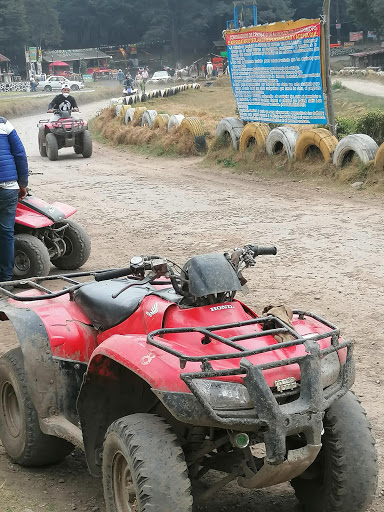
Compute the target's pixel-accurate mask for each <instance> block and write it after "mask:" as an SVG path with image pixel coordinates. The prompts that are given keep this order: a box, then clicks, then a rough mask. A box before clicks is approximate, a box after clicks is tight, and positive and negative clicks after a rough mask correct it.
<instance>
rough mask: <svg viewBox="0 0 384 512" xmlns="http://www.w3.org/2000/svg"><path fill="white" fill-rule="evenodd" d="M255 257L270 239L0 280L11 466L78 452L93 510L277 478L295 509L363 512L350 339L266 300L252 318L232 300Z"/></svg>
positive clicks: (0, 392) (133, 507)
mask: <svg viewBox="0 0 384 512" xmlns="http://www.w3.org/2000/svg"><path fill="white" fill-rule="evenodd" d="M262 254H276V249H275V248H274V247H271V248H264V247H259V246H257V245H246V246H244V247H242V248H239V249H236V250H235V251H234V252H233V254H232V255H230V254H228V253H224V254H202V255H198V256H195V257H193V258H191V259H189V260H188V261H187V262H186V264H185V265H184V266H183V267H182V268H181V267H179V266H178V265H177V264H176V263H174V262H172V261H170V260H167V259H164V258H160V257H159V256H154V255H150V256H147V257H142V256H137V257H134V258H132V259H131V261H130V265H129V267H128V268H124V269H118V270H112V271H109V272H108V271H107V272H105V271H104V272H103V271H96V272H88V273H82V274H68V275H64V276H60V277H59V276H56V277H55V278H53V276H52V277H51V278H49V282H47V283H45V280H46V279H47V278H44V277H42V278H37V279H33V280H30V281H29V282H28V281H27V283H25V282H24V285H28V286H29V288H28V289H26V290H24V291H22V292H21V293H17V294H15V293H12V292H10V291H9V290H7V288H6V285H9V284H12V283H0V296H1V295H2V296H3V299H0V320H3V321H7V320H8V321H10V322H11V323H12V324H13V326H14V329H15V330H16V333H17V336H18V339H19V342H20V347H19V348H16V349H13V350H11V351H9V352H8V353H6V354H4V355H3V356H2V357H1V358H0V439H1V442H2V444H3V447H4V449H5V451H6V453H8V455H9V456H10V458H11V460H12V461H13V462H15V463H18V464H21V465H25V466H33V465H43V464H51V463H53V462H57V461H59V460H61V459H63V458H64V457H66V456H67V455H68V454H69V453H70V452H71V451H72V450H73V447H74V446H78V447H80V448H82V449H83V450H84V451H85V456H86V459H87V463H88V467H89V469H90V471H91V473H92V474H93V475H94V476H98V477H102V478H103V485H104V496H105V502H106V508H107V511H108V512H149V511H156V512H191V511H192V507H193V501H194V500H195V501H196V502H198V501H200V502H202V503H203V502H206V501H208V500H210V499H212V498H214V500H215V505H216V508H217V507H219V506H220V505H219V503H220V492H221V490H222V489H223V487H224V486H225V485H227V484H228V483H230V482H237V484H238V485H239V486H240V487H244V488H247V489H260V488H264V487H270V486H273V485H276V484H280V483H282V482H290V483H291V484H292V486H293V488H294V490H295V493H296V496H297V498H298V500H299V501H300V502H301V503H302V505H303V508H304V510H305V511H306V512H363V511H365V510H367V509H368V508H369V506H370V504H371V503H372V500H373V497H374V494H375V490H376V486H377V475H378V466H377V454H376V450H375V442H374V439H373V436H372V434H371V431H370V425H369V422H368V420H367V418H366V415H365V412H364V410H363V408H362V407H361V405H360V403H359V401H358V399H357V398H356V396H355V395H354V394H353V392H352V391H351V390H350V388H351V386H352V384H353V382H354V362H353V355H352V342H351V341H347V340H343V339H342V338H341V336H340V332H339V329H338V328H337V327H336V326H334V325H332V324H331V323H330V322H329V321H327V320H324V319H323V318H321V317H319V316H318V315H316V314H314V313H310V312H308V311H303V310H294V311H291V310H290V309H289V308H287V307H286V306H282V305H280V306H274V307H271V306H267V307H266V308H265V312H264V314H263V316H258V315H257V314H256V313H254V312H253V311H252V310H251V309H250V307H248V306H247V305H245V304H243V303H242V302H240V301H239V300H237V299H235V294H236V293H237V292H238V291H240V290H241V289H242V287H243V286H244V285H245V282H246V280H245V278H244V277H243V273H242V271H243V269H245V268H247V267H250V266H253V265H254V264H255V256H258V255H262ZM123 276H128V277H125V278H123ZM84 281H86V282H84ZM55 282H56V285H57V286H54V284H55ZM14 284H17V283H14ZM63 284H64V285H65V288H64V289H63V288H62V285H63ZM53 289H54V290H53ZM7 297H8V298H7ZM211 471H212V472H213V475H212V474H211V477H210V478H209V479H208V478H207V479H205V475H206V473H208V472H211ZM26 476H27V474H26ZM199 481H202V482H201V484H202V485H201V484H199ZM191 484H192V487H191ZM191 489H194V495H193V496H192V490H191ZM231 493H233V490H231ZM239 494H240V493H239ZM247 505H248V507H247ZM249 506H251V505H249V504H246V505H245V507H247V510H250V508H249ZM242 508H243V507H242V506H241V505H239V510H241V509H242Z"/></svg>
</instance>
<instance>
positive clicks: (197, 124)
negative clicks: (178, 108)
mask: <svg viewBox="0 0 384 512" xmlns="http://www.w3.org/2000/svg"><path fill="white" fill-rule="evenodd" d="M180 130H181V131H182V132H189V133H190V134H191V135H192V136H193V137H194V138H195V147H196V149H197V151H199V152H201V153H203V152H205V151H206V150H207V141H206V140H205V135H204V130H203V125H202V124H201V121H200V119H198V118H197V117H185V118H184V119H183V120H182V121H181V124H180Z"/></svg>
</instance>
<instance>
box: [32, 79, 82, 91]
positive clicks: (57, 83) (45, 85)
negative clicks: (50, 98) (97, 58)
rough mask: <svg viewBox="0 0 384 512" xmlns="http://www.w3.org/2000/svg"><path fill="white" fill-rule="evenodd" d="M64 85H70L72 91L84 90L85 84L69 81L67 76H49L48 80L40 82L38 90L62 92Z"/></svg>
mask: <svg viewBox="0 0 384 512" xmlns="http://www.w3.org/2000/svg"><path fill="white" fill-rule="evenodd" d="M63 84H65V85H68V86H69V88H70V89H71V91H78V90H79V89H84V84H83V82H78V81H76V80H68V78H65V76H49V77H48V78H47V79H46V80H43V81H41V82H39V84H38V86H37V88H36V90H38V91H49V92H51V91H61V88H62V87H63Z"/></svg>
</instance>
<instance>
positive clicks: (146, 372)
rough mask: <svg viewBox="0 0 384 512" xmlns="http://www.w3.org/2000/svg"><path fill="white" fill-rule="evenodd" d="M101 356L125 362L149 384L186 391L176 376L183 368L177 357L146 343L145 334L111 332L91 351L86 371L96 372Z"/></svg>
mask: <svg viewBox="0 0 384 512" xmlns="http://www.w3.org/2000/svg"><path fill="white" fill-rule="evenodd" d="M104 358H108V359H112V360H113V361H115V362H117V363H119V364H121V365H122V366H125V367H126V368H128V369H129V370H131V371H132V372H134V373H135V374H136V375H138V376H139V377H141V378H142V379H144V380H145V381H146V382H147V383H148V384H149V385H150V387H151V388H155V389H158V390H165V391H179V392H184V393H190V390H189V388H188V387H187V385H186V384H185V383H184V382H183V381H182V380H181V378H180V373H182V372H183V370H181V368H180V364H179V360H178V359H177V358H176V357H174V356H171V355H168V354H166V353H165V352H164V351H162V350H159V349H157V348H155V347H153V346H151V345H149V344H148V343H147V336H146V335H120V334H115V335H113V336H111V337H110V338H108V339H107V340H105V341H103V343H101V345H99V346H98V347H97V349H96V350H94V352H93V354H92V358H91V360H90V362H89V366H88V372H87V375H91V374H92V373H94V372H98V371H99V366H100V362H101V361H102V360H103V359H104ZM196 366H197V365H196Z"/></svg>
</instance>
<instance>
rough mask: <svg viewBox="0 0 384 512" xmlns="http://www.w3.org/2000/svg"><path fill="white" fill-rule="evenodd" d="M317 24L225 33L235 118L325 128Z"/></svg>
mask: <svg viewBox="0 0 384 512" xmlns="http://www.w3.org/2000/svg"><path fill="white" fill-rule="evenodd" d="M320 34H321V28H320V22H319V20H299V21H297V22H282V23H274V24H272V25H266V26H260V27H253V28H249V29H246V30H243V29H242V30H240V31H227V32H226V43H227V48H228V59H229V68H230V74H231V81H232V89H233V93H234V96H235V99H236V103H237V108H238V110H239V114H240V118H241V119H242V120H243V121H261V122H265V123H284V124H285V123H292V124H326V123H327V117H326V114H325V107H324V98H323V85H322V74H321V53H320Z"/></svg>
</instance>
